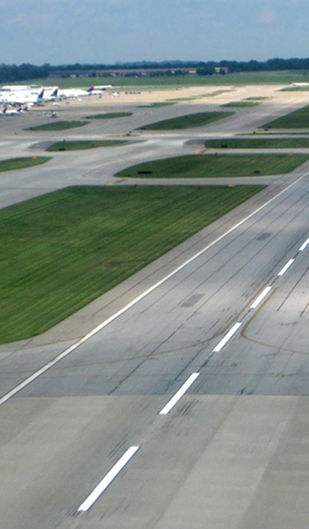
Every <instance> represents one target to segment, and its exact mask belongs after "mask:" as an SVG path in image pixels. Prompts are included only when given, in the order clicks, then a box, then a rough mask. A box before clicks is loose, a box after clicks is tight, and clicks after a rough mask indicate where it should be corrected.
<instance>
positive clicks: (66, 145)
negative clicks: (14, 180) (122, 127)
mask: <svg viewBox="0 0 309 529" xmlns="http://www.w3.org/2000/svg"><path fill="white" fill-rule="evenodd" d="M126 143H127V142H126V141H123V140H95V141H93V140H92V141H87V140H76V141H74V140H63V141H57V142H56V143H53V144H52V145H50V146H49V147H47V149H45V150H46V151H49V152H55V151H81V150H85V149H94V148H96V147H119V146H121V145H125V144H126Z"/></svg>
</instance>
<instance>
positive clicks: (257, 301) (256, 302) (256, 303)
mask: <svg viewBox="0 0 309 529" xmlns="http://www.w3.org/2000/svg"><path fill="white" fill-rule="evenodd" d="M271 288H272V287H266V288H264V290H263V292H261V294H260V295H259V296H258V297H257V298H256V300H255V301H254V302H253V303H252V305H251V306H250V309H256V307H258V306H259V304H260V303H261V301H263V299H264V298H265V297H266V296H267V294H268V292H270V291H271Z"/></svg>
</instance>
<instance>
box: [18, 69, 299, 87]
mask: <svg viewBox="0 0 309 529" xmlns="http://www.w3.org/2000/svg"><path fill="white" fill-rule="evenodd" d="M308 78H309V72H308V71H307V70H282V71H263V72H240V73H229V74H228V75H179V76H178V75H177V76H173V75H170V76H166V77H161V76H160V77H150V76H149V77H136V76H132V77H108V76H102V77H87V78H80V77H77V78H75V79H74V78H64V79H59V78H57V79H55V80H54V84H55V85H57V86H59V88H75V87H81V88H88V87H89V86H90V85H92V84H94V85H102V84H103V85H104V84H112V85H113V86H114V88H115V89H116V90H119V89H121V88H122V87H123V88H128V87H129V88H130V89H136V90H138V89H141V88H144V89H147V90H149V89H152V90H156V89H161V88H166V87H172V88H173V87H174V88H176V89H177V88H180V87H183V86H184V87H187V86H230V85H232V86H234V85H237V86H239V85H254V84H255V85H256V84H278V85H282V84H286V85H288V84H289V83H290V82H294V83H295V82H306V81H307V80H308ZM48 82H49V84H53V80H52V79H49V80H48ZM26 83H27V81H22V82H21V84H26ZM29 84H40V85H46V84H47V80H46V79H31V80H30V81H29Z"/></svg>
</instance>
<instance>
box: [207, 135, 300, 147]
mask: <svg viewBox="0 0 309 529" xmlns="http://www.w3.org/2000/svg"><path fill="white" fill-rule="evenodd" d="M204 145H205V147H209V148H211V149H221V148H228V149H292V148H295V149H302V148H303V149H308V147H309V136H307V137H303V138H269V137H268V138H265V137H259V136H258V137H255V138H221V139H217V140H206V141H205V144H204Z"/></svg>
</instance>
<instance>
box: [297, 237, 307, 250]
mask: <svg viewBox="0 0 309 529" xmlns="http://www.w3.org/2000/svg"><path fill="white" fill-rule="evenodd" d="M308 244H309V239H307V240H306V241H305V242H304V244H302V245H301V247H300V248H299V250H298V251H299V252H302V251H303V250H304V249H305V248H306V247H307V246H308Z"/></svg>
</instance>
